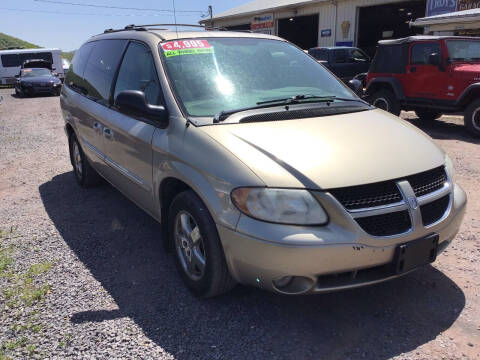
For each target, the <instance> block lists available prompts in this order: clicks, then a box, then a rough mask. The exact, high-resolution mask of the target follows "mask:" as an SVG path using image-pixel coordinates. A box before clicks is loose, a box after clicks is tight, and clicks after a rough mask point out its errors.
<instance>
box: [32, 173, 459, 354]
mask: <svg viewBox="0 0 480 360" xmlns="http://www.w3.org/2000/svg"><path fill="white" fill-rule="evenodd" d="M39 190H40V195H41V198H42V200H43V203H44V205H45V209H46V210H47V212H48V214H49V216H50V218H51V219H52V220H53V222H54V224H55V226H56V227H57V229H58V231H59V232H60V234H61V235H62V236H63V239H64V240H65V242H66V243H67V244H68V245H69V246H70V248H71V249H72V250H73V251H74V252H75V254H76V256H77V257H78V258H79V259H80V260H81V261H82V262H83V263H84V264H85V266H86V267H87V268H88V270H89V271H90V272H91V274H92V275H93V276H94V277H95V278H96V279H97V280H98V281H99V282H101V284H102V285H103V287H104V288H105V289H106V290H107V291H108V292H109V294H110V295H111V296H112V297H113V298H114V299H115V301H116V303H117V305H118V308H119V310H113V311H108V310H105V311H98V310H97V311H85V312H80V313H72V314H71V322H72V323H76V324H80V323H84V322H101V321H106V320H111V319H115V318H119V317H130V318H132V319H133V320H134V321H135V322H136V323H137V324H138V325H139V326H140V327H141V328H142V330H143V331H144V333H145V334H146V335H147V336H148V337H149V338H150V339H151V340H152V341H154V342H155V343H156V344H158V345H159V346H161V347H162V348H164V349H165V350H166V351H168V352H169V353H171V354H173V355H174V356H175V357H176V358H179V359H188V358H195V359H202V358H208V359H215V358H222V359H251V358H276V359H280V358H285V359H293V358H296V359H309V358H317V359H327V358H328V359H348V358H352V359H358V358H361V357H365V358H367V359H388V358H390V357H393V356H395V355H399V354H401V353H403V352H407V351H411V350H413V349H415V348H416V347H418V346H420V345H422V344H424V343H426V342H428V341H430V340H432V339H434V338H435V337H436V336H437V335H438V334H439V333H440V332H442V331H444V330H446V329H447V328H449V327H450V326H451V324H452V323H453V322H454V321H455V319H456V318H457V317H458V316H459V314H460V312H461V310H462V309H463V307H464V306H465V297H464V294H463V292H462V291H461V290H460V288H458V287H457V286H456V285H455V283H454V282H452V281H451V280H450V279H449V278H448V277H446V276H445V275H444V274H443V273H441V272H439V271H438V270H436V269H435V268H433V267H431V266H428V267H426V268H424V269H421V270H419V271H417V272H415V273H414V274H411V275H408V276H406V277H404V278H401V279H398V280H394V281H391V282H388V283H384V284H380V285H377V286H373V287H368V288H364V289H358V290H351V291H344V292H339V293H332V294H325V295H315V296H304V297H287V296H279V295H275V294H270V293H267V292H263V291H260V290H257V289H254V288H248V287H242V286H237V288H236V289H234V290H233V291H232V292H230V293H228V294H226V295H224V296H222V297H219V298H214V299H209V300H201V299H197V298H195V297H194V296H192V295H191V294H190V293H189V292H188V291H187V290H186V289H185V287H184V286H183V284H182V282H181V280H180V278H179V276H178V275H177V273H176V270H175V267H174V265H173V261H172V260H171V258H170V257H169V256H167V254H165V253H164V251H163V247H162V244H161V241H160V239H159V234H160V226H159V225H158V223H156V222H155V221H154V220H153V219H151V218H150V217H149V216H148V215H146V214H145V213H144V212H142V211H141V210H140V209H139V208H137V207H136V206H135V205H134V204H133V203H131V202H130V201H129V200H127V199H126V198H125V197H123V196H122V195H121V194H120V193H119V192H118V191H116V190H115V189H113V188H112V187H109V186H102V187H100V188H96V189H93V190H83V189H80V188H79V187H78V186H77V185H76V183H75V180H74V176H73V174H72V173H64V174H61V175H58V176H55V177H54V178H53V179H52V180H51V181H49V182H46V183H44V184H42V185H41V186H40V189H39Z"/></svg>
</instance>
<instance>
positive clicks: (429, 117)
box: [415, 110, 442, 121]
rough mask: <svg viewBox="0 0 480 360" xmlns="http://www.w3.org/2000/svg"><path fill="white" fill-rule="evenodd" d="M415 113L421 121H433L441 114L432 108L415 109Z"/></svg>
mask: <svg viewBox="0 0 480 360" xmlns="http://www.w3.org/2000/svg"><path fill="white" fill-rule="evenodd" d="M415 114H417V117H418V118H419V119H420V120H422V121H433V120H435V119H438V118H439V117H440V116H442V114H441V113H439V112H438V111H432V110H415Z"/></svg>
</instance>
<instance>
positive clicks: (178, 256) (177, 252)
mask: <svg viewBox="0 0 480 360" xmlns="http://www.w3.org/2000/svg"><path fill="white" fill-rule="evenodd" d="M168 230H169V231H168V233H169V236H170V241H171V244H172V245H173V248H174V256H175V262H176V265H177V269H178V271H179V273H180V276H181V277H182V279H183V281H184V283H185V285H186V286H187V287H188V288H189V289H190V290H191V291H192V292H193V293H194V294H195V295H197V296H200V297H204V298H208V297H213V296H217V295H220V294H222V293H224V292H227V291H228V290H230V289H232V288H233V287H234V286H235V281H234V280H233V279H232V277H231V275H230V272H229V271H228V267H227V263H226V261H225V255H224V252H223V248H222V245H221V242H220V238H219V236H218V232H217V228H216V226H215V223H214V221H213V219H212V216H211V215H210V213H209V211H208V209H207V207H206V206H205V204H204V203H203V202H202V200H201V199H200V198H199V197H198V196H197V195H196V194H195V193H194V192H193V191H192V190H188V191H184V192H182V193H180V194H178V195H177V196H176V197H175V198H174V199H173V201H172V204H171V206H170V210H169V215H168Z"/></svg>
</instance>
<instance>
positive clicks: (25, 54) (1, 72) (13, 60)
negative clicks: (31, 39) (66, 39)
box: [0, 49, 64, 85]
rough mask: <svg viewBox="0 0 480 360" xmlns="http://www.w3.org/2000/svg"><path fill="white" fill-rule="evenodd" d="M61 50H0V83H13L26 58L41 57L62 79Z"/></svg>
mask: <svg viewBox="0 0 480 360" xmlns="http://www.w3.org/2000/svg"><path fill="white" fill-rule="evenodd" d="M61 55H62V51H61V50H60V49H13V50H0V84H3V85H15V84H16V82H17V79H16V75H18V73H19V72H20V70H21V66H22V64H23V63H24V62H25V61H26V60H32V59H42V60H45V61H48V62H50V63H51V64H52V67H53V68H55V71H56V72H57V73H58V76H59V78H60V79H63V77H64V75H63V68H62V56H61Z"/></svg>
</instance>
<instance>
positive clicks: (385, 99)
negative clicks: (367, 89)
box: [368, 89, 401, 116]
mask: <svg viewBox="0 0 480 360" xmlns="http://www.w3.org/2000/svg"><path fill="white" fill-rule="evenodd" d="M368 102H369V103H370V104H372V105H373V106H375V107H377V108H379V109H382V110H385V111H388V112H389V113H392V114H393V115H396V116H398V115H400V110H401V109H400V104H399V103H398V101H397V99H396V97H395V95H394V94H393V92H391V91H390V90H388V89H382V90H379V91H377V92H375V93H373V94H372V95H370V96H369V97H368Z"/></svg>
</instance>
